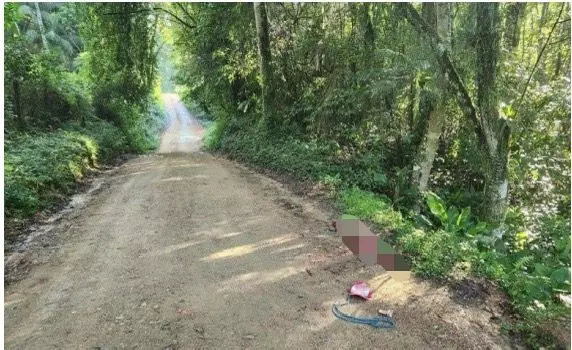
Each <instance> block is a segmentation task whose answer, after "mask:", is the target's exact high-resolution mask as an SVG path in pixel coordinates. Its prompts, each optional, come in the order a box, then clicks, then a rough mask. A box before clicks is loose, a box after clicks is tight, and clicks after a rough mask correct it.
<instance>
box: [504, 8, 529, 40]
mask: <svg viewBox="0 0 572 350" xmlns="http://www.w3.org/2000/svg"><path fill="white" fill-rule="evenodd" d="M506 6H507V10H506V14H507V15H506V18H505V30H504V35H505V37H504V42H505V46H506V47H507V48H508V49H509V51H513V50H514V49H516V48H517V47H518V43H519V40H520V27H521V24H522V19H523V18H524V14H525V10H526V3H525V2H516V3H509V4H507V5H506Z"/></svg>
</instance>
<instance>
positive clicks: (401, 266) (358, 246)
mask: <svg viewBox="0 0 572 350" xmlns="http://www.w3.org/2000/svg"><path fill="white" fill-rule="evenodd" d="M334 224H335V225H334V226H335V228H336V231H338V233H339V234H340V235H341V236H342V242H343V243H344V244H345V245H346V246H347V247H348V248H349V250H350V251H351V252H352V253H354V255H357V256H358V257H359V259H360V260H361V261H363V262H364V263H366V264H369V265H374V264H378V265H381V266H382V267H383V268H384V269H385V270H387V271H410V270H411V266H410V264H409V263H408V262H407V261H406V260H405V258H404V257H403V256H402V255H401V254H398V253H397V252H395V250H394V249H393V248H392V247H391V246H390V245H389V244H387V243H386V242H385V241H383V240H382V239H381V238H379V237H378V236H376V235H375V234H373V233H372V232H371V230H370V229H369V228H368V227H367V225H365V224H364V223H363V222H361V221H360V220H359V219H358V218H357V217H354V216H350V215H344V216H342V218H341V219H339V220H337V221H335V223H334Z"/></svg>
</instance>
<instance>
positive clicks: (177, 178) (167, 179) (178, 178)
mask: <svg viewBox="0 0 572 350" xmlns="http://www.w3.org/2000/svg"><path fill="white" fill-rule="evenodd" d="M182 180H184V178H182V177H180V176H175V177H169V178H166V179H162V180H159V182H168V181H182Z"/></svg>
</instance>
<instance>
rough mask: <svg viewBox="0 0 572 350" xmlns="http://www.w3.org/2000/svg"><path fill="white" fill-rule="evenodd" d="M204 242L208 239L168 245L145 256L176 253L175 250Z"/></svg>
mask: <svg viewBox="0 0 572 350" xmlns="http://www.w3.org/2000/svg"><path fill="white" fill-rule="evenodd" d="M204 242H206V240H201V241H190V242H184V243H179V244H174V245H170V246H167V247H165V248H163V249H159V250H156V251H152V252H149V253H146V254H144V255H143V256H159V255H166V254H171V253H174V252H176V251H179V250H181V249H185V248H189V247H192V246H195V245H198V244H201V243H204Z"/></svg>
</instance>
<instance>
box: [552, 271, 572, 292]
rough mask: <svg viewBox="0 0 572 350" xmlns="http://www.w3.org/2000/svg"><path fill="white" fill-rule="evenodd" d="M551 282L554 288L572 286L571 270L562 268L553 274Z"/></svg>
mask: <svg viewBox="0 0 572 350" xmlns="http://www.w3.org/2000/svg"><path fill="white" fill-rule="evenodd" d="M550 280H551V281H552V285H553V286H555V287H556V286H561V285H562V284H570V268H569V267H562V268H559V269H557V270H554V272H552V275H550Z"/></svg>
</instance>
